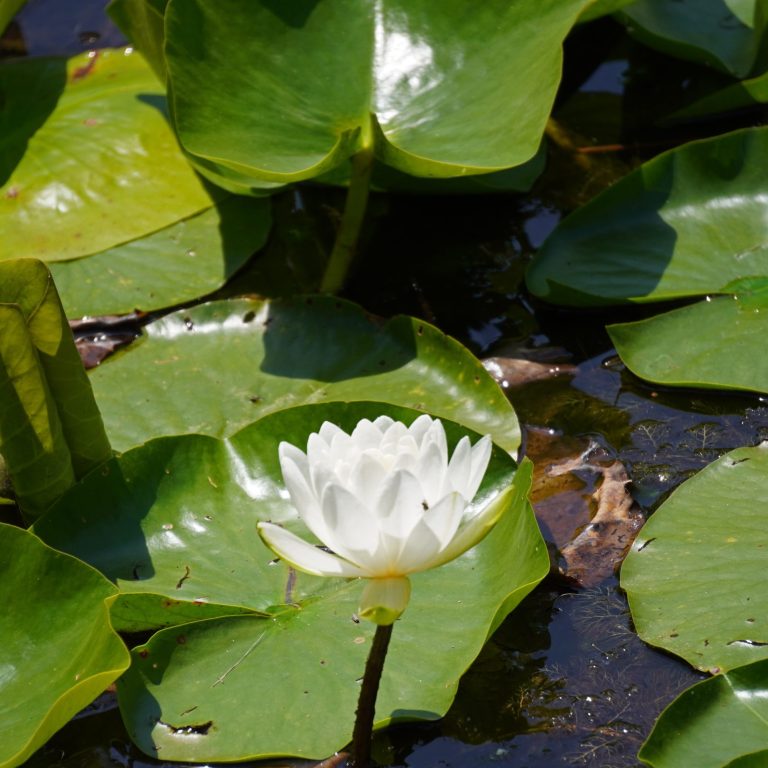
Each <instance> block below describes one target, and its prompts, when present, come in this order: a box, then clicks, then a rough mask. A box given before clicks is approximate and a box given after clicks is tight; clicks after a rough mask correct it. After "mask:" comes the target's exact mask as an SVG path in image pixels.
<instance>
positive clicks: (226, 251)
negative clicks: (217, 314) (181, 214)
mask: <svg viewBox="0 0 768 768" xmlns="http://www.w3.org/2000/svg"><path fill="white" fill-rule="evenodd" d="M270 221H271V217H270V206H269V203H268V201H266V200H254V199H252V198H244V197H240V196H231V195H229V196H227V197H225V198H224V199H223V200H221V201H220V202H219V203H217V204H216V205H215V206H213V207H211V208H208V209H206V210H204V211H203V212H202V213H199V214H196V215H194V216H192V217H190V218H189V219H184V220H182V221H178V222H176V223H175V224H172V225H171V226H169V227H166V228H165V229H161V230H160V231H158V232H153V233H151V234H149V235H146V236H145V237H140V238H137V239H136V240H132V241H131V242H128V243H124V244H123V245H118V246H116V247H114V248H110V249H108V250H106V251H102V252H101V253H97V254H94V255H93V256H89V257H88V258H83V259H73V260H72V261H64V262H55V263H53V264H51V273H52V274H53V277H54V280H55V281H56V286H57V288H58V289H59V294H60V296H61V300H62V303H63V304H64V308H65V310H66V312H67V315H68V316H69V317H81V316H84V315H91V316H96V315H110V314H120V313H125V312H132V311H133V310H135V309H141V310H144V311H148V310H152V309H160V308H162V307H168V306H173V305H174V304H181V303H182V302H186V301H191V300H192V299H196V298H198V297H199V296H203V295H205V294H206V293H210V292H212V291H214V290H215V289H217V288H219V287H221V286H222V285H223V284H224V283H225V282H226V281H227V280H228V279H229V278H230V277H232V275H233V274H234V273H235V272H236V271H237V270H238V269H239V268H240V267H242V266H243V264H245V262H246V261H247V260H248V259H249V258H250V257H251V256H252V255H253V254H254V253H255V252H256V251H258V250H259V249H260V248H261V247H262V246H263V245H264V243H265V241H266V239H267V235H268V234H269V229H270Z"/></svg>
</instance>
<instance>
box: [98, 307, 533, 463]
mask: <svg viewBox="0 0 768 768" xmlns="http://www.w3.org/2000/svg"><path fill="white" fill-rule="evenodd" d="M146 332H147V338H146V339H145V340H144V341H142V342H139V343H138V344H137V345H136V346H135V348H129V350H128V351H127V352H126V353H124V354H122V355H121V356H119V357H118V358H116V359H114V360H111V361H108V363H106V364H102V365H101V366H100V367H99V368H98V369H97V370H95V371H94V372H93V375H92V378H91V381H92V383H93V388H94V391H95V393H96V400H97V402H98V404H99V407H100V408H101V412H102V414H103V416H104V421H105V424H106V425H107V432H108V434H109V437H110V440H111V441H112V445H113V447H114V448H115V449H116V450H125V449H127V448H130V447H131V446H134V445H137V444H139V443H143V442H145V441H146V440H149V439H151V438H153V437H157V436H160V435H170V434H182V433H190V432H197V433H203V434H209V435H216V436H224V435H229V434H232V433H234V432H236V431H237V430H238V429H240V428H242V427H243V426H245V425H246V424H249V423H250V422H252V421H253V420H254V419H257V418H259V417H261V416H264V415H266V414H267V413H271V412H274V411H278V410H282V409H285V408H290V407H292V406H295V405H301V404H303V403H316V402H324V401H334V400H347V401H359V400H378V401H381V402H384V403H393V404H398V405H404V406H407V407H411V408H416V409H418V410H425V411H429V412H430V413H433V414H434V415H435V416H440V417H444V418H447V419H451V420H453V421H457V422H459V423H461V424H464V425H465V426H467V427H469V428H470V429H475V430H476V431H478V432H483V433H485V432H487V433H489V434H491V435H492V436H493V438H494V440H495V442H496V443H497V444H498V445H500V446H502V447H503V448H505V449H507V450H510V451H514V450H515V449H516V448H517V446H518V445H519V443H520V430H519V425H518V422H517V418H516V416H515V413H514V410H513V409H512V406H511V405H510V404H509V401H508V400H507V399H506V397H505V396H504V393H503V392H502V391H501V389H500V388H499V386H498V385H497V384H496V382H495V381H494V380H493V379H492V378H491V376H490V375H489V374H488V372H487V371H486V370H485V369H484V368H483V366H482V365H481V364H480V362H479V361H478V360H477V359H476V358H475V357H473V356H472V355H471V354H470V353H469V352H468V351H467V350H466V349H465V348H464V347H462V346H461V345H460V344H459V343H458V342H457V341H455V340H454V339H452V338H450V337H449V336H446V335H445V334H444V333H441V332H440V331H438V330H437V329H436V328H434V327H432V326H430V325H429V324H428V323H425V322H422V321H420V320H415V319H413V318H409V317H403V316H399V317H396V318H394V319H392V320H389V321H387V322H385V323H384V322H382V321H380V320H378V319H376V318H374V317H371V316H369V315H366V314H365V313H364V312H363V311H362V310H361V309H360V308H359V307H356V306H355V305H353V304H350V303H349V302H345V301H341V300H337V299H331V298H327V297H308V298H296V299H285V300H276V301H271V302H270V301H259V300H255V299H236V300H230V301H219V302H211V303H209V304H203V305H200V306H198V307H195V308H193V309H190V310H188V311H181V312H175V313H173V314H171V315H168V316H166V317H164V318H162V319H161V320H158V321H156V322H154V323H152V324H150V325H149V326H147V328H146Z"/></svg>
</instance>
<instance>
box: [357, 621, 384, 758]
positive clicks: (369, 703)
mask: <svg viewBox="0 0 768 768" xmlns="http://www.w3.org/2000/svg"><path fill="white" fill-rule="evenodd" d="M392 627H393V625H392V624H387V625H386V626H381V625H380V624H377V625H376V634H375V635H374V636H373V645H371V652H370V653H369V654H368V661H366V662H365V674H364V675H363V685H362V687H361V688H360V698H359V699H358V701H357V715H356V718H355V729H354V731H353V732H352V757H351V758H350V760H349V762H348V763H347V765H348V766H349V768H370V765H371V736H372V735H373V717H374V713H375V711H376V694H377V693H378V692H379V683H380V682H381V671H382V669H384V659H385V658H386V656H387V648H388V647H389V638H390V637H391V636H392Z"/></svg>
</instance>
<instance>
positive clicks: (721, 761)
mask: <svg viewBox="0 0 768 768" xmlns="http://www.w3.org/2000/svg"><path fill="white" fill-rule="evenodd" d="M766 744H768V661H758V662H755V663H754V664H747V665H746V666H743V667H737V668H736V669H732V670H731V671H730V672H728V673H726V674H723V675H718V676H717V677H715V678H713V679H712V680H706V681H704V682H703V683H699V684H698V685H694V686H693V688H689V689H688V690H687V691H685V692H684V693H682V694H681V695H680V696H678V697H677V699H675V701H674V702H672V704H670V706H669V707H667V709H666V710H665V711H664V712H663V713H662V715H661V717H660V718H659V721H658V722H657V723H656V725H655V727H654V729H653V731H652V732H651V735H650V736H649V737H648V740H647V741H646V742H645V744H644V745H643V748H642V749H641V750H640V755H639V756H640V759H641V760H643V761H644V762H645V763H647V764H648V765H652V766H654V768H680V767H681V766H694V765H695V766H696V768H760V767H761V766H764V765H766V762H765V758H766V756H768V750H764V749H763V748H764V747H765V745H766ZM750 753H752V754H750Z"/></svg>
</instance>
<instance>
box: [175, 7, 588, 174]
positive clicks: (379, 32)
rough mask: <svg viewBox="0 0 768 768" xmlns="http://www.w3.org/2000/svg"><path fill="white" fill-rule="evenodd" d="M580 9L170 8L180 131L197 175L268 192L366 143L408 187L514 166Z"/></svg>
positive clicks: (544, 109) (549, 96)
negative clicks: (237, 180) (411, 180)
mask: <svg viewBox="0 0 768 768" xmlns="http://www.w3.org/2000/svg"><path fill="white" fill-rule="evenodd" d="M584 5H585V2H584V0H544V1H543V2H542V0H520V1H519V2H515V3H508V2H504V1H503V0H489V1H488V2H484V3H482V4H480V5H478V4H477V3H472V2H468V0H449V1H448V2H443V3H441V4H440V5H439V6H435V5H434V3H431V2H429V1H428V0H418V2H413V0H412V1H411V2H408V3H405V2H403V0H386V2H371V1H370V0H369V1H368V2H359V1H358V0H354V1H353V0H323V2H321V3H318V2H316V1H315V0H295V1H294V2H292V3H290V4H289V5H285V4H275V3H271V2H258V3H240V2H236V1H235V0H222V1H221V2H217V3H206V2H201V1H200V0H185V1H184V2H177V1H176V0H171V2H170V3H169V4H168V7H167V12H166V26H165V33H166V48H165V54H166V61H167V65H168V72H169V77H170V86H171V98H172V103H173V110H172V111H173V114H174V120H175V123H176V127H177V131H178V134H179V136H180V138H181V142H182V144H183V146H184V147H185V149H186V150H187V151H188V152H190V153H191V154H192V155H193V156H194V157H195V158H196V161H197V159H199V162H200V163H201V165H200V168H201V171H202V172H211V171H219V172H221V173H223V174H227V173H231V172H235V173H236V174H238V175H240V176H241V177H243V178H248V177H249V176H250V177H251V178H253V179H254V180H255V181H268V182H273V183H286V182H291V181H297V180H300V179H306V178H313V177H316V176H318V175H319V174H322V173H324V172H327V171H330V170H331V169H333V168H335V167H336V166H338V165H340V164H342V163H344V162H345V161H346V160H347V159H348V158H349V157H350V156H351V155H352V154H354V153H356V152H358V151H360V150H361V149H363V148H366V147H371V146H372V145H375V151H376V154H377V156H378V157H379V159H380V160H382V161H383V162H385V163H386V164H388V165H391V166H393V167H395V168H397V169H398V170H400V171H404V172H405V173H409V174H412V175H418V176H439V177H446V176H462V175H465V174H473V173H487V172H489V171H495V170H500V169H503V168H508V167H512V166H516V165H520V164H522V163H524V162H525V161H527V160H528V159H530V158H531V157H532V156H533V155H534V154H535V153H536V150H537V149H538V146H539V143H540V141H541V136H542V132H543V129H544V124H545V122H546V119H547V117H548V115H549V112H550V109H551V106H552V101H553V98H554V94H555V90H556V88H557V85H558V83H559V80H560V67H561V57H562V53H561V49H560V46H561V43H562V40H563V38H564V37H565V35H566V34H567V32H568V30H569V29H570V28H571V26H572V25H573V23H574V22H575V20H576V18H577V16H578V14H579V12H580V11H581V9H582V7H584ZM340 40H341V41H344V42H343V44H341V45H340V44H339V41H340ZM341 83H343V87H340V84H341ZM241 182H242V179H241Z"/></svg>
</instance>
